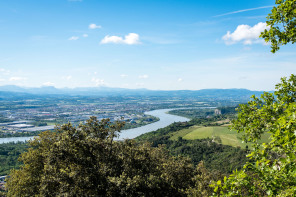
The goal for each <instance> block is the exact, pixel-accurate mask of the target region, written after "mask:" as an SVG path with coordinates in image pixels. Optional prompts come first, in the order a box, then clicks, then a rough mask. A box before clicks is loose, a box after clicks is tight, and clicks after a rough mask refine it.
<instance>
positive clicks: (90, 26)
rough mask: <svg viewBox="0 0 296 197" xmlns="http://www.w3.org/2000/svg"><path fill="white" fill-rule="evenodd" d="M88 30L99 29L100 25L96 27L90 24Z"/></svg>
mask: <svg viewBox="0 0 296 197" xmlns="http://www.w3.org/2000/svg"><path fill="white" fill-rule="evenodd" d="M88 28H89V29H100V28H102V26H101V25H96V24H94V23H92V24H90V25H89V26H88Z"/></svg>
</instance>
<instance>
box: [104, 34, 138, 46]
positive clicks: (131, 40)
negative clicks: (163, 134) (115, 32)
mask: <svg viewBox="0 0 296 197" xmlns="http://www.w3.org/2000/svg"><path fill="white" fill-rule="evenodd" d="M139 40H140V39H139V35H138V34H136V33H129V34H128V35H126V36H124V38H123V37H119V36H109V35H107V36H105V37H104V38H103V40H102V41H101V44H107V43H115V44H129V45H133V44H140V41H139Z"/></svg>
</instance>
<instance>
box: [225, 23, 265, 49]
mask: <svg viewBox="0 0 296 197" xmlns="http://www.w3.org/2000/svg"><path fill="white" fill-rule="evenodd" d="M265 29H269V27H268V26H267V25H266V23H262V22H260V23H258V24H256V25H254V26H253V27H251V26H249V25H239V26H237V28H236V30H235V31H234V32H233V33H231V32H230V31H228V32H227V34H226V35H224V36H223V37H222V39H223V40H224V41H225V43H226V44H228V45H230V44H235V43H238V42H243V44H245V45H251V44H253V43H263V44H264V43H265V42H264V41H263V40H262V39H259V36H260V33H261V32H262V31H264V30H265Z"/></svg>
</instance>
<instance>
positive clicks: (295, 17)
mask: <svg viewBox="0 0 296 197" xmlns="http://www.w3.org/2000/svg"><path fill="white" fill-rule="evenodd" d="M275 3H276V4H277V6H275V7H273V9H272V10H271V13H270V14H268V17H267V21H266V23H267V25H268V26H269V27H270V29H269V30H267V29H266V30H265V31H264V32H262V33H261V36H260V37H262V38H264V39H265V41H266V42H271V49H272V50H271V52H273V53H275V52H276V51H278V50H279V49H280V46H281V45H286V44H287V43H292V44H294V43H295V41H296V0H276V2H275Z"/></svg>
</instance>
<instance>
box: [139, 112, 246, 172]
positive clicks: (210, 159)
mask: <svg viewBox="0 0 296 197" xmlns="http://www.w3.org/2000/svg"><path fill="white" fill-rule="evenodd" d="M215 119H216V118H212V119H207V118H203V119H193V120H191V121H189V122H183V123H174V124H171V125H169V126H167V127H165V128H162V129H158V130H157V131H154V132H150V133H146V134H143V135H141V136H139V137H137V138H136V139H137V140H138V141H139V142H144V141H148V142H150V143H151V144H152V146H153V147H158V146H159V145H166V146H165V147H166V148H167V149H168V150H169V152H170V154H172V155H174V156H177V155H183V156H186V157H189V158H191V160H192V162H193V163H194V165H197V164H198V163H199V162H201V161H203V162H204V165H205V167H206V168H207V169H209V170H214V171H219V172H221V173H224V174H228V173H231V172H232V171H233V170H235V169H241V168H242V166H243V165H244V164H245V162H246V161H247V159H246V157H245V156H246V154H247V152H248V150H242V149H241V148H238V147H237V148H236V147H231V146H225V145H222V144H219V143H217V142H215V140H213V139H209V138H207V139H196V140H184V139H182V137H179V138H178V139H177V140H172V139H171V136H172V134H174V133H175V132H177V131H180V130H182V129H184V128H189V127H191V126H192V125H211V124H213V120H215ZM216 140H218V139H216ZM218 141H219V140H218Z"/></svg>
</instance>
